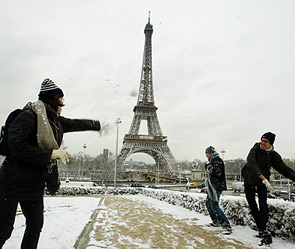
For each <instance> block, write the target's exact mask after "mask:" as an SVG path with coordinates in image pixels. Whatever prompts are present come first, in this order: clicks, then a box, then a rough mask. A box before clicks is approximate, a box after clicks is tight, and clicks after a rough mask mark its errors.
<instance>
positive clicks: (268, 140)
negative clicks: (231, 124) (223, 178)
mask: <svg viewBox="0 0 295 249" xmlns="http://www.w3.org/2000/svg"><path fill="white" fill-rule="evenodd" d="M275 137H276V135H275V134H273V133H271V132H267V133H265V134H263V135H262V136H261V142H260V143H255V145H254V146H253V147H252V149H251V150H250V152H249V154H248V156H247V164H246V165H245V166H244V167H243V169H242V176H243V178H244V189H245V195H246V199H247V202H248V204H249V208H250V211H251V214H252V216H253V218H254V220H255V222H256V225H257V229H258V235H257V237H259V238H262V240H261V242H260V245H264V244H271V243H272V237H271V235H270V233H269V231H268V229H267V222H268V218H269V209H268V205H267V191H273V188H272V186H271V184H270V183H269V179H270V169H271V167H273V168H274V169H275V170H276V171H278V172H279V173H281V174H282V175H284V176H285V177H287V178H289V179H291V180H292V181H295V171H294V170H292V169H291V168H289V167H288V166H287V165H286V164H285V163H284V162H283V160H282V157H281V156H280V155H279V153H277V152H276V151H275V150H274V146H273V144H274V141H275ZM256 193H257V195H258V200H259V201H258V202H259V209H258V205H257V203H256V200H255V195H256Z"/></svg>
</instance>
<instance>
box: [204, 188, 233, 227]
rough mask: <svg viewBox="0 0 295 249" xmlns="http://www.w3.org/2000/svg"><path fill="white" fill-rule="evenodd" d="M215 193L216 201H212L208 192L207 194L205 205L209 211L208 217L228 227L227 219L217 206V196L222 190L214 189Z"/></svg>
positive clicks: (218, 196)
mask: <svg viewBox="0 0 295 249" xmlns="http://www.w3.org/2000/svg"><path fill="white" fill-rule="evenodd" d="M216 193H217V198H218V201H213V199H212V198H211V197H210V196H209V194H207V199H206V207H207V210H208V212H209V215H210V218H211V220H212V221H213V223H215V224H218V225H221V226H222V227H224V228H230V227H231V226H230V223H229V221H228V219H227V218H226V216H225V214H224V212H223V211H222V210H221V208H220V207H219V198H220V195H221V193H222V191H216Z"/></svg>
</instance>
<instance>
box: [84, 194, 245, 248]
mask: <svg viewBox="0 0 295 249" xmlns="http://www.w3.org/2000/svg"><path fill="white" fill-rule="evenodd" d="M141 199H142V198H141ZM178 208H179V207H178ZM99 210H100V212H99V214H98V216H97V222H96V225H95V227H94V231H93V232H92V234H91V240H90V242H89V244H88V246H86V247H84V248H87V249H94V248H249V247H246V246H245V245H243V243H241V242H239V241H236V240H234V239H228V238H227V237H226V236H222V235H220V233H219V231H216V230H215V231H208V230H205V229H203V228H202V227H201V226H198V225H197V224H196V222H197V219H195V218H192V219H191V217H190V218H177V217H175V216H173V215H172V214H169V213H164V212H162V211H161V210H159V209H157V208H155V207H152V206H150V205H147V203H146V202H144V201H140V199H138V198H137V197H135V196H134V197H124V196H107V197H105V200H104V202H103V203H102V205H101V207H100V208H99ZM81 248H83V247H81ZM78 249H80V248H78Z"/></svg>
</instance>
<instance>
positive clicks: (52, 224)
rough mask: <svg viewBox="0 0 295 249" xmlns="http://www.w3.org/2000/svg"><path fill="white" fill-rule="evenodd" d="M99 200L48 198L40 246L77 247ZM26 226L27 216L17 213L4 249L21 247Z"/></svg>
mask: <svg viewBox="0 0 295 249" xmlns="http://www.w3.org/2000/svg"><path fill="white" fill-rule="evenodd" d="M99 200H100V198H96V197H45V198H44V209H45V212H44V226H43V229H42V233H41V237H40V240H39V245H38V248H39V249H69V248H73V247H74V244H75V242H76V240H77V238H78V237H79V235H80V233H81V231H82V230H83V228H84V226H85V225H86V224H87V223H88V221H89V219H90V216H91V214H92V213H93V211H94V210H95V209H96V208H97V205H98V203H99ZM24 229H25V219H24V216H23V215H22V214H21V215H17V217H16V220H15V223H14V230H13V233H12V236H11V238H10V239H9V240H8V241H6V243H5V245H4V246H3V249H17V248H20V244H21V240H22V237H23V234H24Z"/></svg>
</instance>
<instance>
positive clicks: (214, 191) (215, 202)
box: [205, 146, 232, 234]
mask: <svg viewBox="0 0 295 249" xmlns="http://www.w3.org/2000/svg"><path fill="white" fill-rule="evenodd" d="M205 154H206V157H207V158H208V162H207V163H206V165H205V169H206V172H207V173H208V179H207V187H208V192H207V199H206V207H207V209H208V212H209V215H210V217H211V220H212V223H210V224H209V226H212V227H222V228H223V231H222V233H223V234H230V233H231V232H232V229H231V225H230V223H229V221H228V219H227V217H226V216H225V214H224V212H223V211H222V210H221V208H220V207H219V198H220V196H221V193H222V191H223V190H226V189H227V187H226V179H225V170H224V163H223V160H222V159H221V158H220V157H219V154H218V153H217V151H216V150H215V148H214V147H212V146H210V147H208V148H207V149H206V151H205Z"/></svg>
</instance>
